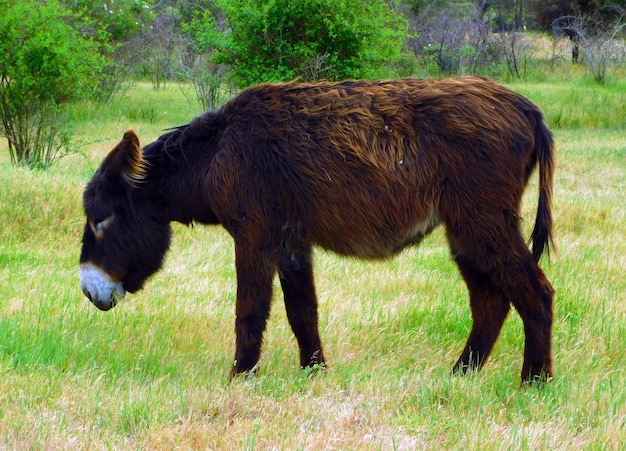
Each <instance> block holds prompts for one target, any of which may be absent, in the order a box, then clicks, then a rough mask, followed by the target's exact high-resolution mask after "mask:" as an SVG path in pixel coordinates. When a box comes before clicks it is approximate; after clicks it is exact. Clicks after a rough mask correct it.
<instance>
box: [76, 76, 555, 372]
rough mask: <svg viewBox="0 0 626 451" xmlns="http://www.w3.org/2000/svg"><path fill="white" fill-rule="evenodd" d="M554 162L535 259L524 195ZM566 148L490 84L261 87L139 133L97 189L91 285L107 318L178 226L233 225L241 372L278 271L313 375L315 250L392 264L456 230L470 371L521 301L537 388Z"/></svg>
mask: <svg viewBox="0 0 626 451" xmlns="http://www.w3.org/2000/svg"><path fill="white" fill-rule="evenodd" d="M536 166H538V167H539V201H538V207H537V214H536V219H535V226H534V230H533V232H532V236H531V240H532V252H531V251H530V250H529V248H528V247H527V245H526V242H525V240H524V238H523V236H522V233H521V231H520V221H521V219H520V201H521V198H522V193H523V191H524V189H525V187H526V185H527V182H528V179H529V177H530V175H531V173H532V172H533V170H534V168H535V167H536ZM553 172H554V163H553V141H552V135H551V133H550V131H549V130H548V129H547V128H546V126H545V124H544V122H543V119H542V115H541V112H540V111H539V110H538V109H537V107H536V106H535V105H533V104H532V103H531V102H529V101H528V100H527V99H525V98H524V97H522V96H521V95H519V94H516V93H515V92H513V91H511V90H509V89H507V88H505V87H502V86H500V85H498V84H495V83H492V82H490V81H486V80H483V79H478V78H470V77H468V78H458V79H447V80H415V79H404V80H394V81H379V82H365V81H346V82H341V83H327V82H322V83H310V84H304V83H303V84H300V83H280V84H263V85H259V86H254V87H251V88H249V89H247V90H245V91H243V92H242V93H241V94H239V95H238V96H237V97H235V98H234V99H232V100H231V101H229V102H228V103H226V104H225V105H224V106H223V107H222V108H220V109H219V110H217V111H210V112H207V113H205V114H203V115H201V116H199V117H197V118H195V119H194V120H193V121H191V123H190V124H188V125H185V126H182V127H178V128H176V129H174V130H172V131H170V132H169V133H167V134H165V135H163V136H161V137H160V138H159V139H158V140H157V141H156V142H153V143H152V144H149V145H147V146H146V147H145V148H143V150H142V149H141V147H140V145H139V140H138V138H137V136H136V135H135V133H134V132H132V131H128V132H126V133H125V134H124V138H123V139H122V141H121V142H120V143H119V144H118V145H117V146H116V147H115V148H114V149H113V150H112V151H111V153H110V154H109V155H108V156H107V157H106V158H105V159H104V161H103V162H102V165H101V167H100V168H99V169H98V171H97V172H96V174H95V175H94V176H93V179H92V180H91V181H90V182H89V184H88V186H87V188H86V190H85V193H84V208H85V214H86V216H87V224H86V226H85V229H84V235H83V246H82V253H81V256H80V266H81V270H80V279H81V281H80V282H81V287H82V289H83V292H84V293H85V295H86V296H87V297H88V298H89V299H90V300H91V301H92V302H93V303H94V304H95V305H96V307H98V308H100V309H102V310H108V309H110V308H111V307H113V306H114V305H115V304H116V301H117V299H119V298H120V297H121V296H123V295H124V294H125V292H126V291H129V292H131V293H132V292H135V291H137V290H139V289H140V288H141V287H142V286H143V284H144V282H145V281H146V279H147V278H148V277H149V276H150V275H151V274H153V273H154V272H156V271H157V270H158V269H159V268H160V267H161V264H162V260H163V256H164V254H165V253H166V251H167V249H168V247H169V242H170V234H171V229H170V222H171V221H178V222H181V223H184V224H190V223H192V222H197V223H203V224H221V225H222V226H223V227H224V228H226V230H227V231H228V232H229V233H230V234H231V235H232V237H233V239H234V241H235V255H236V269H237V302H236V327H235V330H236V339H237V342H236V352H235V362H234V366H233V368H232V373H233V374H236V373H241V372H248V371H251V370H253V369H254V368H255V367H256V365H257V363H258V360H259V356H260V352H261V344H262V337H263V332H264V329H265V327H266V322H267V319H268V316H269V312H270V300H271V297H272V280H273V277H274V275H275V274H276V272H277V271H278V274H279V276H280V283H281V286H282V291H283V294H284V301H285V307H286V311H287V316H288V319H289V324H290V325H291V328H292V329H293V332H294V334H295V336H296V338H297V340H298V345H299V347H300V364H301V365H302V367H306V366H313V365H318V364H319V365H323V364H324V362H325V359H324V353H323V351H322V344H321V341H320V336H319V332H318V316H317V296H316V293H315V286H314V283H313V266H312V246H314V245H316V246H320V247H322V248H324V249H329V250H332V251H335V252H337V253H339V254H342V255H350V256H356V257H361V258H367V259H383V258H388V257H391V256H393V255H394V254H396V253H398V252H399V251H400V250H402V249H404V248H405V247H407V246H410V245H416V244H418V243H419V242H420V241H421V240H422V239H423V238H424V237H425V236H426V235H428V234H429V233H430V232H431V231H432V230H433V229H434V228H435V227H436V226H437V225H438V224H443V225H444V227H445V230H446V235H447V238H448V241H449V243H450V249H451V253H452V257H453V258H454V261H455V262H456V263H457V265H458V267H459V269H460V271H461V274H462V276H463V279H464V280H465V283H466V284H467V288H468V290H469V295H470V306H471V310H472V317H473V326H472V331H471V333H470V336H469V339H468V340H467V344H466V346H465V349H464V350H463V352H462V354H461V356H460V358H459V360H458V361H457V362H456V364H455V365H454V371H455V372H466V371H467V370H468V369H478V368H480V367H481V366H482V364H483V363H484V362H485V359H486V358H487V357H488V355H489V353H490V351H491V349H492V347H493V344H494V342H495V341H496V339H497V337H498V335H499V333H500V329H501V327H502V324H503V322H504V319H505V317H506V316H507V314H508V312H509V309H510V305H511V304H512V305H513V306H514V307H515V309H516V310H517V312H518V313H519V315H520V316H521V318H522V320H523V323H524V331H525V335H526V343H525V351H524V363H523V367H522V380H523V381H533V380H536V379H545V378H549V377H551V376H552V361H551V350H550V348H551V329H552V298H553V289H552V287H551V285H550V283H549V281H548V280H547V279H546V277H545V275H544V273H543V271H542V270H541V269H540V268H539V266H538V261H539V259H540V256H541V255H542V253H543V252H544V250H548V249H549V246H550V245H551V244H552V243H551V241H552V215H551V197H552V178H553Z"/></svg>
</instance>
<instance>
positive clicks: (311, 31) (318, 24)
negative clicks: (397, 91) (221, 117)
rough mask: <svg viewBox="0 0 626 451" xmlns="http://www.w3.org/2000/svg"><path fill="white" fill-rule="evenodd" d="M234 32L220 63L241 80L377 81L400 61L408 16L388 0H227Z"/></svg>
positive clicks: (225, 5)
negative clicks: (384, 69) (397, 10)
mask: <svg viewBox="0 0 626 451" xmlns="http://www.w3.org/2000/svg"><path fill="white" fill-rule="evenodd" d="M220 6H221V8H222V10H223V12H224V14H225V16H226V19H227V22H228V25H229V30H228V31H227V35H226V38H227V39H226V40H225V42H224V44H223V46H222V47H221V48H219V49H218V52H217V53H216V55H215V61H216V62H218V63H225V64H228V65H230V66H231V67H232V71H233V77H234V81H235V83H236V84H237V85H238V86H247V85H250V84H253V83H257V82H262V81H279V80H286V79H295V78H301V79H303V80H316V79H320V78H324V79H330V80H335V79H344V78H370V77H374V76H379V75H381V69H383V68H384V67H385V66H386V65H388V64H390V63H393V62H395V61H397V60H399V59H400V57H401V55H402V49H403V43H404V38H405V36H406V31H407V23H406V21H405V20H404V19H403V18H402V17H401V16H400V15H399V14H398V13H396V11H395V10H393V9H392V8H390V7H389V6H388V2H386V1H384V0H360V1H358V2H355V1H352V0H300V1H289V0H262V1H259V0H238V1H232V0H231V1H222V2H221V3H220Z"/></svg>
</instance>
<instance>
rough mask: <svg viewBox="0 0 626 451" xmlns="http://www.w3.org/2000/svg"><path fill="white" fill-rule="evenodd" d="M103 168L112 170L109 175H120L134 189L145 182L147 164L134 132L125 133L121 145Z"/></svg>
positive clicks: (109, 156) (110, 155)
mask: <svg viewBox="0 0 626 451" xmlns="http://www.w3.org/2000/svg"><path fill="white" fill-rule="evenodd" d="M103 166H104V167H106V168H107V169H111V172H109V174H116V175H120V176H121V177H122V178H123V179H124V181H125V182H126V183H127V184H128V185H130V186H131V187H133V188H134V187H136V186H137V185H139V184H140V183H141V182H143V180H144V178H145V173H146V166H147V164H146V161H145V160H144V158H143V152H142V151H141V146H140V145H139V138H138V137H137V134H136V133H135V132H134V131H133V130H128V131H127V132H126V133H124V137H123V138H122V140H121V141H120V142H119V144H118V145H117V146H115V148H114V149H113V150H112V151H111V152H110V153H109V155H108V156H107V157H106V158H105V160H104V163H103ZM107 172H108V171H107Z"/></svg>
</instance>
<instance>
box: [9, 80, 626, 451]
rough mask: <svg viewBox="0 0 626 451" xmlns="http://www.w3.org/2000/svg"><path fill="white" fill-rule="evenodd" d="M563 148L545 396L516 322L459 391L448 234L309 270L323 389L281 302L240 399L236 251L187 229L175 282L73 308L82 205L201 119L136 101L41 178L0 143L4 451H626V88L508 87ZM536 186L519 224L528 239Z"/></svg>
mask: <svg viewBox="0 0 626 451" xmlns="http://www.w3.org/2000/svg"><path fill="white" fill-rule="evenodd" d="M511 86H512V87H513V89H516V90H517V91H519V92H522V93H524V94H526V95H528V96H529V97H530V98H531V99H532V100H534V101H535V102H536V103H538V104H539V106H540V107H541V108H542V109H543V110H544V111H545V112H546V117H547V119H548V122H549V125H550V126H551V127H552V128H553V131H554V134H555V137H556V141H557V145H558V154H557V160H558V161H557V171H558V172H557V176H556V180H555V199H554V204H555V209H554V215H555V225H556V230H555V231H556V241H557V246H558V253H556V254H555V255H553V257H552V259H551V262H550V263H547V262H545V261H544V262H543V263H542V266H543V267H544V268H545V270H546V273H547V274H548V277H549V278H550V279H551V281H552V283H553V285H554V286H555V288H556V290H557V297H556V306H555V313H556V320H555V325H554V358H555V373H556V374H555V378H554V380H553V381H552V382H551V383H550V384H548V385H546V386H545V387H543V388H540V389H539V388H524V389H521V388H520V387H519V373H520V369H521V364H522V352H523V341H524V337H523V328H522V324H521V321H520V319H519V317H518V315H517V314H516V313H515V312H513V313H512V314H511V315H510V316H509V318H508V319H507V321H506V323H505V325H504V328H503V331H502V335H501V336H500V339H499V341H498V343H497V344H496V347H495V349H494V352H493V354H492V357H491V359H490V360H489V362H488V363H487V365H486V366H485V368H484V369H483V371H482V372H481V373H479V374H472V375H470V376H468V377H452V376H450V374H449V371H450V369H451V366H452V364H453V363H454V361H455V359H456V358H457V357H458V355H459V353H460V352H461V350H462V347H463V345H464V343H465V340H466V338H467V335H468V333H469V329H470V327H471V321H470V316H469V306H468V300H467V293H466V290H465V287H464V284H463V282H462V280H461V278H460V276H459V274H458V272H457V270H456V268H455V267H454V266H453V264H452V263H451V261H450V258H449V254H448V250H447V247H446V243H445V238H444V236H443V234H442V233H441V231H439V232H436V233H434V234H433V236H432V237H430V239H428V240H427V241H426V242H425V243H423V245H422V246H421V247H420V248H418V249H411V250H408V251H406V252H404V253H402V254H401V255H400V256H399V257H398V258H396V259H394V260H391V261H388V262H378V263H369V262H362V261H358V260H353V259H341V258H339V257H337V256H335V255H333V254H328V253H325V252H322V251H317V252H316V258H315V264H316V278H317V287H318V294H319V297H320V319H321V329H322V339H323V340H324V345H325V349H326V355H327V358H328V360H329V365H330V370H329V371H328V373H327V374H324V375H322V376H318V377H314V378H311V377H309V375H307V374H306V373H304V372H302V371H300V370H298V368H297V366H298V362H297V345H296V342H295V339H294V338H293V336H292V333H291V330H290V329H289V326H288V324H287V320H286V318H285V313H284V307H283V306H282V303H281V302H280V299H281V295H280V290H279V288H278V285H276V291H275V302H274V305H273V311H272V317H271V319H270V322H269V326H268V330H267V333H266V339H265V345H264V352H263V356H262V361H261V371H260V374H259V376H258V377H257V378H255V379H251V380H245V379H241V380H235V381H233V382H232V383H229V382H228V371H229V367H230V365H231V364H232V358H233V355H234V331H233V329H234V295H235V272H234V257H233V246H232V243H231V240H230V239H229V237H228V235H227V234H226V233H225V232H224V231H223V230H221V229H219V228H205V227H194V228H185V227H183V226H175V236H174V240H173V244H172V249H171V252H170V253H169V255H168V258H167V260H166V263H165V267H164V269H163V270H162V271H161V272H160V273H158V274H157V275H155V276H154V277H153V279H152V280H151V281H150V282H149V283H148V284H147V286H146V289H145V290H144V291H142V292H141V293H139V294H137V295H132V296H128V297H127V298H126V299H125V300H124V301H123V302H122V303H121V304H120V305H119V306H118V307H116V308H115V309H113V310H112V311H110V312H108V313H102V312H100V311H98V310H96V308H95V307H93V306H92V305H91V304H90V303H89V302H88V301H87V300H86V299H85V298H84V297H83V295H82V294H81V292H80V288H79V286H78V265H77V263H78V254H79V251H80V237H81V233H82V227H83V217H82V211H81V194H82V189H83V187H84V185H85V183H86V182H87V181H88V180H89V178H90V176H91V175H92V174H93V172H94V170H95V169H96V168H97V166H98V164H99V162H100V160H101V159H102V158H103V156H104V155H105V154H106V152H107V151H108V150H109V149H110V148H111V147H112V146H113V145H114V144H115V142H116V141H117V140H118V139H119V138H120V137H121V134H122V133H123V131H124V130H125V129H126V128H129V127H133V128H134V129H135V130H137V132H138V133H139V136H140V137H142V139H143V140H144V141H145V142H146V143H147V142H149V141H150V140H152V139H154V138H156V136H157V135H158V134H159V133H160V132H161V131H162V130H163V129H164V128H167V127H171V126H174V125H178V124H181V123H185V122H187V121H188V120H189V119H190V118H191V117H193V116H194V115H195V114H196V113H197V111H196V110H195V108H194V107H193V106H191V105H189V104H188V103H186V101H185V100H184V99H183V98H182V96H181V95H180V93H179V92H178V91H177V89H176V88H175V87H172V88H171V89H167V90H160V91H154V90H152V89H151V88H150V87H148V86H143V85H137V86H134V87H133V88H131V89H130V90H129V91H127V92H126V93H125V94H124V96H122V97H120V98H118V99H116V100H115V101H114V103H113V104H112V105H110V106H109V107H107V108H96V107H94V106H92V105H89V104H85V105H80V106H78V107H77V108H76V109H75V110H74V113H73V116H72V118H73V120H74V122H75V123H76V133H77V146H78V147H77V149H79V150H80V152H78V153H74V154H72V155H70V156H68V157H66V158H65V159H63V160H61V161H60V162H59V163H58V164H57V165H55V166H53V167H52V169H50V170H49V171H47V172H37V171H35V172H31V171H27V170H23V169H19V168H13V167H11V166H10V164H9V161H8V153H7V151H6V142H4V141H0V223H1V224H2V227H0V449H5V448H8V449H13V448H15V449H174V448H178V449H229V450H230V449H241V450H252V449H310V450H316V449H385V450H386V449H461V448H462V449H537V448H538V449H563V450H565V449H567V450H569V449H592V450H595V449H597V450H604V449H616V450H617V449H624V447H625V445H624V443H626V201H625V199H626V187H625V184H626V109H625V108H626V84H625V83H624V82H613V83H611V84H609V85H607V86H604V87H599V86H596V85H592V84H589V83H587V82H585V81H580V80H570V81H567V82H560V81H553V82H550V81H544V82H542V83H540V84H530V83H515V84H513V85H511ZM536 198H537V189H536V180H535V179H534V178H533V181H532V185H531V187H530V188H529V190H528V192H527V197H526V201H525V205H524V217H525V218H526V221H525V223H524V226H525V229H526V230H529V229H530V228H531V227H532V218H533V217H534V213H533V212H534V209H535V205H536Z"/></svg>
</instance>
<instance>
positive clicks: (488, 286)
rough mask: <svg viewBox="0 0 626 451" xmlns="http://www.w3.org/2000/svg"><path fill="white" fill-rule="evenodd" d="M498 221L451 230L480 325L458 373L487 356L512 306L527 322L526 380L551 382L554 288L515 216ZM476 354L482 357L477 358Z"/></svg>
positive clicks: (523, 369)
mask: <svg viewBox="0 0 626 451" xmlns="http://www.w3.org/2000/svg"><path fill="white" fill-rule="evenodd" d="M494 217H495V216H494ZM499 219H501V220H494V221H492V222H487V223H482V224H476V223H474V222H473V221H467V222H466V223H465V224H464V225H463V227H455V228H454V232H452V231H451V230H452V228H450V227H449V228H448V239H449V240H450V244H451V246H452V248H453V249H454V250H455V251H456V257H455V258H456V261H457V263H458V264H459V267H460V268H461V271H462V273H463V277H464V278H465V280H466V282H467V285H468V288H469V290H470V298H471V306H472V314H473V317H474V321H475V322H474V325H473V328H472V333H471V334H470V338H469V340H468V342H467V346H466V349H465V351H464V352H463V354H462V355H461V358H460V359H459V362H457V365H456V366H455V370H457V371H458V370H462V369H463V366H464V365H468V366H470V367H471V365H470V361H471V360H472V359H473V360H475V361H476V360H477V358H478V359H480V358H486V356H487V354H488V350H489V349H490V348H491V346H492V345H493V343H494V342H495V339H496V338H497V335H498V332H499V330H500V328H501V327H502V323H503V321H504V319H505V317H506V312H508V309H509V307H508V303H509V302H510V303H511V304H513V306H514V307H515V309H516V310H517V312H518V313H519V315H520V317H521V318H522V321H523V323H524V333H525V336H526V341H525V349H524V364H523V366H522V381H523V382H532V381H534V380H537V379H544V378H550V377H551V376H552V358H551V331H552V297H553V293H554V290H553V289H552V286H551V285H550V282H548V280H547V279H546V277H545V275H544V273H543V271H542V270H541V268H539V265H538V264H537V263H536V262H535V260H534V259H533V257H532V255H531V253H530V251H529V249H528V247H527V246H526V243H525V242H524V239H523V237H522V235H521V233H520V231H519V227H518V225H517V222H516V221H515V220H514V218H502V217H501V218H499ZM494 224H499V225H500V226H496V225H494ZM504 224H506V225H507V227H504V226H503V225H504ZM467 262H471V263H472V265H469V264H468V263H467ZM476 319H478V321H476ZM476 353H478V354H479V355H477V356H476V357H473V358H472V357H471V355H473V354H476ZM481 353H482V355H481ZM478 363H479V364H478V366H480V361H479V360H478Z"/></svg>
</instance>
